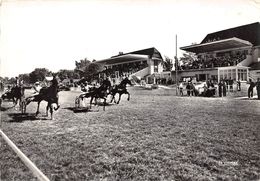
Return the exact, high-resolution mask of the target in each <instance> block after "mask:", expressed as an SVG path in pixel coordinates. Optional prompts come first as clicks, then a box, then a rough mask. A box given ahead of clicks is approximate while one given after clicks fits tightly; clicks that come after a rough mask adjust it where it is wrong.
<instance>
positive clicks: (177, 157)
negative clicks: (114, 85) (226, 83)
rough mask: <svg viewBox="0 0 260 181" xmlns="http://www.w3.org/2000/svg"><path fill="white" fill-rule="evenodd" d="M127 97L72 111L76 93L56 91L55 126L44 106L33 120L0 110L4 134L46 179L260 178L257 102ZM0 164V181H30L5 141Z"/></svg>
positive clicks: (150, 93)
mask: <svg viewBox="0 0 260 181" xmlns="http://www.w3.org/2000/svg"><path fill="white" fill-rule="evenodd" d="M130 93H131V99H130V101H129V102H128V101H127V100H126V98H127V97H126V96H123V97H122V101H121V103H120V104H119V105H115V104H112V105H109V106H107V107H106V111H103V109H102V106H100V107H94V108H93V111H92V112H83V113H74V112H73V111H72V110H71V109H72V108H73V106H74V99H75V97H76V96H77V95H78V94H79V93H77V92H60V100H61V108H60V109H59V110H58V112H55V113H54V117H55V120H48V119H46V117H44V114H45V106H44V105H46V104H45V103H44V104H42V106H41V112H42V115H40V116H39V117H38V118H35V117H34V115H33V114H31V113H34V112H35V111H36V104H35V103H32V104H31V105H29V106H28V110H27V112H29V114H28V115H27V116H21V115H20V113H19V112H18V111H16V110H14V109H8V110H4V111H2V112H1V117H2V124H1V129H2V130H3V131H4V132H5V133H6V134H7V136H9V138H10V139H12V140H13V141H14V143H15V144H16V145H17V146H18V147H19V148H20V149H21V150H22V151H23V152H24V153H25V154H26V155H27V156H28V157H29V158H30V159H31V160H32V161H33V162H34V163H35V164H36V165H37V166H38V168H39V169H40V170H42V172H43V173H45V174H46V176H47V177H49V178H50V180H258V179H260V142H259V138H260V131H259V128H260V101H257V100H238V99H234V98H203V97H176V96H175V90H163V89H158V90H142V89H141V88H133V87H131V88H130ZM10 105H11V104H9V103H4V104H3V106H4V107H8V106H10ZM98 110H99V111H98ZM0 158H1V180H12V179H14V180H33V179H35V178H34V177H33V175H32V174H31V173H30V171H28V169H27V168H26V167H25V166H24V165H23V163H21V161H20V160H19V158H17V156H16V155H15V154H14V153H13V152H12V150H10V148H9V147H8V146H7V145H6V144H5V143H4V142H3V140H2V139H1V148H0ZM2 160H3V161H2Z"/></svg>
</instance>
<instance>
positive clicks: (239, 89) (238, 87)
mask: <svg viewBox="0 0 260 181" xmlns="http://www.w3.org/2000/svg"><path fill="white" fill-rule="evenodd" d="M237 91H241V82H240V80H238V81H237Z"/></svg>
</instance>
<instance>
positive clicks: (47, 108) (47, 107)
mask: <svg viewBox="0 0 260 181" xmlns="http://www.w3.org/2000/svg"><path fill="white" fill-rule="evenodd" d="M49 107H50V105H49V102H48V104H47V106H46V117H48V116H49V114H48V111H49Z"/></svg>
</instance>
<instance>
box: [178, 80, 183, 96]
mask: <svg viewBox="0 0 260 181" xmlns="http://www.w3.org/2000/svg"><path fill="white" fill-rule="evenodd" d="M179 90H180V95H181V96H183V83H182V82H181V83H180V85H179Z"/></svg>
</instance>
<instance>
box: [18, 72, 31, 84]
mask: <svg viewBox="0 0 260 181" xmlns="http://www.w3.org/2000/svg"><path fill="white" fill-rule="evenodd" d="M18 77H19V79H20V80H23V82H24V83H25V84H29V83H30V76H29V74H20V75H19V76H18Z"/></svg>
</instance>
